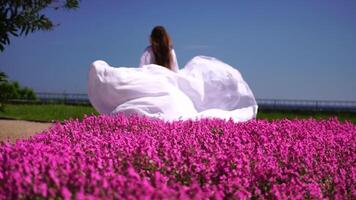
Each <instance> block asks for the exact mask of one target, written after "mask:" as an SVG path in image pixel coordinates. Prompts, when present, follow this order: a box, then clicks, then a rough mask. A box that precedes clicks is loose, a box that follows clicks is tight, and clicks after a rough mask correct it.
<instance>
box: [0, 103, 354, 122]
mask: <svg viewBox="0 0 356 200" xmlns="http://www.w3.org/2000/svg"><path fill="white" fill-rule="evenodd" d="M84 114H87V115H90V114H96V115H97V114H98V113H97V112H96V111H95V110H94V108H92V107H91V106H83V105H76V106H73V105H64V104H41V105H30V104H7V105H5V110H4V112H1V111H0V117H2V118H11V119H23V120H31V121H46V122H48V121H53V120H59V121H63V120H65V119H70V118H79V119H81V118H83V116H84ZM334 116H336V117H338V118H339V119H340V120H345V119H347V120H350V121H352V122H353V123H356V113H326V112H291V111H285V112H283V111H263V110H262V111H260V112H259V113H258V115H257V118H258V119H270V120H271V119H281V118H289V119H293V118H310V117H314V118H317V119H320V118H330V117H334Z"/></svg>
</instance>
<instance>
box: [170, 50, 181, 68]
mask: <svg viewBox="0 0 356 200" xmlns="http://www.w3.org/2000/svg"><path fill="white" fill-rule="evenodd" d="M171 54H172V70H173V71H175V72H178V71H179V66H178V61H177V56H176V53H175V51H174V49H172V51H171Z"/></svg>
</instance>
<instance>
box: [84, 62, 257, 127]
mask: <svg viewBox="0 0 356 200" xmlns="http://www.w3.org/2000/svg"><path fill="white" fill-rule="evenodd" d="M88 95H89V100H90V102H91V104H92V105H93V106H94V108H95V109H96V110H97V111H98V112H99V113H102V114H115V113H124V114H127V115H130V114H142V115H146V116H150V117H157V118H160V119H163V120H167V121H173V120H185V119H199V118H206V117H208V118H221V119H227V120H228V119H230V118H231V119H233V120H234V121H236V122H241V121H247V120H249V119H252V118H255V117H256V114H257V108H258V106H257V104H256V101H255V98H254V95H253V93H252V91H251V90H250V88H249V86H248V85H247V83H246V82H245V81H244V80H243V78H242V76H241V74H240V72H239V71H238V70H236V69H234V68H233V67H231V66H229V65H228V64H226V63H224V62H222V61H220V60H218V59H216V58H213V57H206V56H197V57H194V58H193V59H192V60H190V61H189V62H188V63H187V64H186V66H185V67H184V68H183V69H181V70H180V71H179V72H178V73H176V72H173V71H171V70H168V69H166V68H164V67H161V66H158V65H155V64H151V65H145V66H144V67H142V68H129V67H118V68H116V67H111V66H110V65H108V64H107V63H106V62H105V61H101V60H98V61H95V62H94V63H93V64H92V65H91V67H90V70H89V74H88Z"/></svg>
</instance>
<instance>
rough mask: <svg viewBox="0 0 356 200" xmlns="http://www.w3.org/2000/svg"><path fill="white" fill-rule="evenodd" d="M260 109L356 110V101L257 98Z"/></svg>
mask: <svg viewBox="0 0 356 200" xmlns="http://www.w3.org/2000/svg"><path fill="white" fill-rule="evenodd" d="M256 100H257V104H258V106H259V108H260V109H268V110H307V111H336V112H339V111H345V112H356V101H330V100H293V99H256Z"/></svg>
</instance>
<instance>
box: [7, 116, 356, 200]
mask: <svg viewBox="0 0 356 200" xmlns="http://www.w3.org/2000/svg"><path fill="white" fill-rule="evenodd" d="M355 151H356V125H355V124H352V123H351V122H340V121H338V120H337V119H336V118H335V119H329V120H321V121H317V120H315V119H308V120H287V119H285V120H276V121H272V122H270V121H265V120H252V121H249V122H245V123H234V122H233V121H224V120H218V119H202V120H196V121H193V120H192V121H177V122H173V123H168V122H167V123H166V122H163V121H161V120H158V119H150V118H146V117H140V116H131V117H125V116H122V115H117V116H104V115H102V116H88V117H85V118H84V119H83V120H82V121H79V120H69V121H66V122H65V123H63V124H60V123H57V124H55V125H54V126H53V127H52V128H50V129H49V130H48V131H46V132H43V133H40V134H37V135H35V136H34V137H32V138H30V139H27V140H18V141H17V142H16V143H14V144H12V143H2V144H1V145H0V199H47V198H52V199H54V198H60V199H98V198H100V199H286V198H287V197H289V198H290V199H323V198H330V199H355V198H356V184H355V181H356V165H355V163H356V154H355V153H356V152H355Z"/></svg>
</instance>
